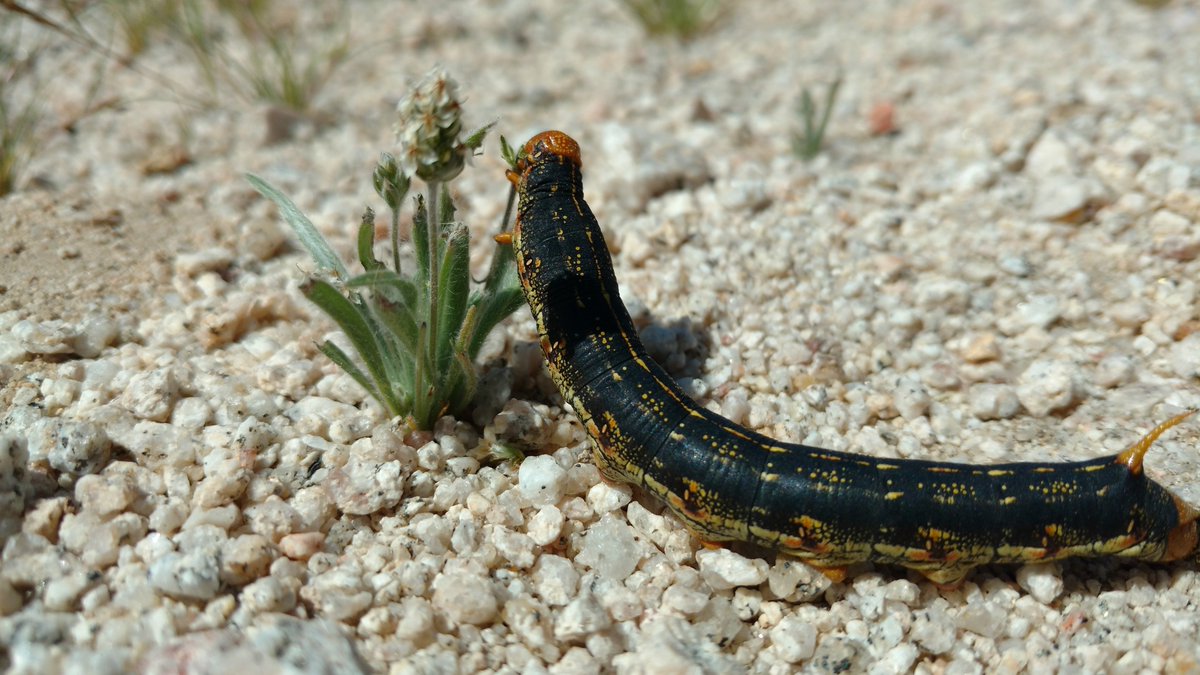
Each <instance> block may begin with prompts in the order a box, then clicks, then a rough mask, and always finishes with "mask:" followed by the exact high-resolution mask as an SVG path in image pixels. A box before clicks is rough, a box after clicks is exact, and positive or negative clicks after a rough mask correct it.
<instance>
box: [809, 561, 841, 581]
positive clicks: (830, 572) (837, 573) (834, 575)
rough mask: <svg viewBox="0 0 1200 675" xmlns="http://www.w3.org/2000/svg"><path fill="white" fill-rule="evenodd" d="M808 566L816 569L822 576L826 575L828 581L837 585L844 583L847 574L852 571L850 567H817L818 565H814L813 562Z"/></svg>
mask: <svg viewBox="0 0 1200 675" xmlns="http://www.w3.org/2000/svg"><path fill="white" fill-rule="evenodd" d="M806 564H807V565H808V566H809V567H812V568H814V569H816V570H817V571H818V572H820V573H821V574H824V575H825V578H826V579H828V580H830V581H832V582H833V583H835V584H840V583H842V582H843V581H845V580H846V573H847V571H848V570H849V569H850V566H849V565H831V566H828V567H826V566H824V565H817V564H814V563H811V562H808V563H806Z"/></svg>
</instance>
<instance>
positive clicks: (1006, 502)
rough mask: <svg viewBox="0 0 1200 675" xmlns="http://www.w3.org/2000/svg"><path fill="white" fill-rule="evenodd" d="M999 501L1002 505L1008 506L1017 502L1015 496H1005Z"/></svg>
mask: <svg viewBox="0 0 1200 675" xmlns="http://www.w3.org/2000/svg"><path fill="white" fill-rule="evenodd" d="M1000 503H1001V504H1002V505H1004V506H1010V505H1012V504H1016V503H1017V498H1016V497H1005V498H1004V499H1001V500H1000Z"/></svg>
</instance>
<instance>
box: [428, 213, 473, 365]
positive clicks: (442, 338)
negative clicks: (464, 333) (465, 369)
mask: <svg viewBox="0 0 1200 675" xmlns="http://www.w3.org/2000/svg"><path fill="white" fill-rule="evenodd" d="M469 244H470V233H469V232H468V231H467V228H466V226H465V225H461V224H460V225H458V226H456V227H455V228H454V230H453V231H452V232H451V233H450V237H449V239H448V240H447V241H446V249H445V253H444V254H443V256H442V264H441V269H440V270H439V272H440V274H439V277H440V278H439V279H438V294H439V295H440V296H441V297H439V298H438V320H437V327H438V335H437V359H436V360H435V361H434V364H435V365H436V367H437V369H438V372H439V373H444V372H445V371H446V369H447V368H449V367H450V355H451V351H452V349H453V347H454V342H455V340H456V339H457V338H458V333H459V330H460V329H461V328H462V323H463V317H464V316H465V315H466V312H467V300H468V298H469V297H470V290H471V288H470V282H471V252H470V249H469V248H468V247H469Z"/></svg>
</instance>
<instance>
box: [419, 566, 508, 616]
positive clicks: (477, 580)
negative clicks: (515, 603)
mask: <svg viewBox="0 0 1200 675" xmlns="http://www.w3.org/2000/svg"><path fill="white" fill-rule="evenodd" d="M433 606H434V608H435V609H437V610H438V611H440V612H442V613H443V614H445V615H446V617H447V618H448V619H449V620H451V621H453V622H455V623H457V624H469V625H473V626H482V625H486V624H489V623H491V622H492V620H493V619H494V618H495V617H496V610H497V607H498V605H497V601H496V596H495V593H494V592H493V590H492V584H491V582H490V581H488V580H487V578H485V577H483V576H482V575H480V574H477V573H471V572H466V571H461V572H448V573H443V574H440V575H438V577H437V578H436V579H434V582H433Z"/></svg>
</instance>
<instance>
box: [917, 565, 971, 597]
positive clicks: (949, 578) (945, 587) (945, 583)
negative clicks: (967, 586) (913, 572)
mask: <svg viewBox="0 0 1200 675" xmlns="http://www.w3.org/2000/svg"><path fill="white" fill-rule="evenodd" d="M974 567H975V566H974V565H954V566H951V567H942V568H939V569H928V570H923V569H918V570H917V571H918V572H920V573H921V576H923V577H925V578H926V579H928V580H929V581H930V582H932V583H933V585H935V586H937V587H938V590H941V591H953V590H957V589H958V587H959V586H962V582H963V580H964V579H966V578H967V575H968V574H970V573H971V570H972V569H974Z"/></svg>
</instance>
